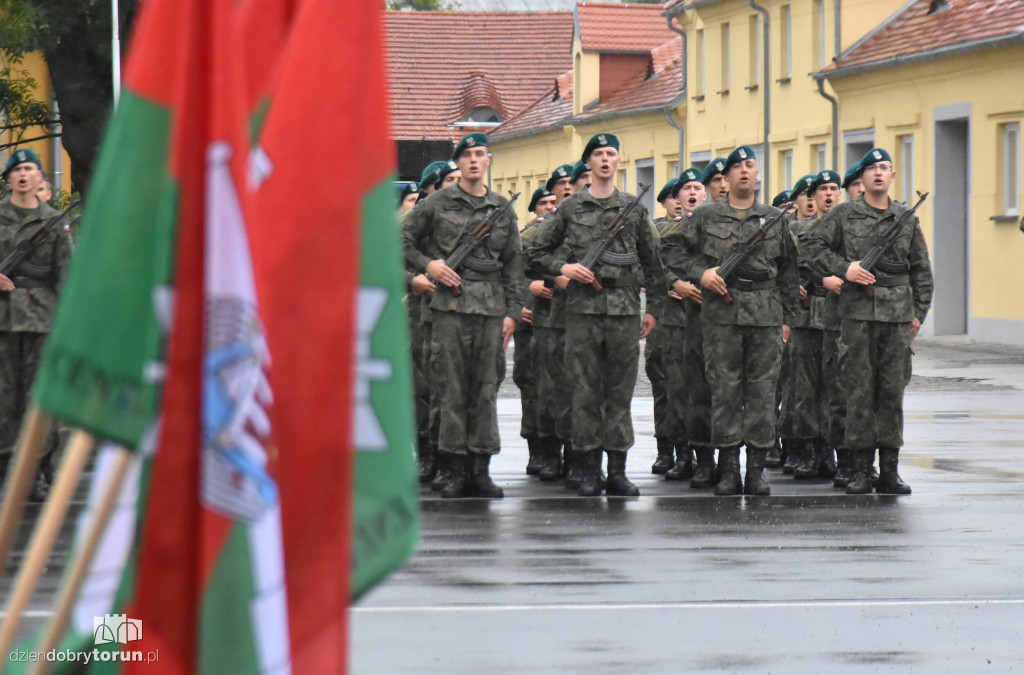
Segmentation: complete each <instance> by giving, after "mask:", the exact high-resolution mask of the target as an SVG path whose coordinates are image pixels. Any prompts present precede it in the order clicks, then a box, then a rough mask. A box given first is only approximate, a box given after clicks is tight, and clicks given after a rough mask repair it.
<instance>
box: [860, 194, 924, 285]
mask: <svg viewBox="0 0 1024 675" xmlns="http://www.w3.org/2000/svg"><path fill="white" fill-rule="evenodd" d="M929 194H931V193H929V192H925V193H924V194H921V191H920V190H918V191H917V197H918V199H917V203H916V204H914V208H912V209H909V210H907V211H904V212H903V213H901V214H900V215H899V217H898V218H893V217H892V216H891V215H888V216H885V217H883V218H882V219H881V220H879V221H878V222H876V223H875V227H878V226H879V225H880V224H882V222H884V221H885V220H887V219H889V218H892V225H890V226H889V229H887V230H886V231H885V232H883V233H882V234H881V235H879V237H878V239H876V240H875V244H874V246H872V247H871V250H870V251H868V252H867V254H865V256H864V257H863V258H861V260H860V266H861V267H863V268H864V269H866V270H867V271H868V272H872V271H874V269H875V267H876V266H878V263H879V261H881V260H882V256H883V255H885V254H886V252H887V251H888V250H889V249H890V248H892V245H893V242H895V241H896V239H898V238H899V236H900V232H902V231H903V226H904V225H905V224H906V223H907V221H908V220H909V219H910V218H912V217H913V216H914V212H915V211H917V210H918V209H919V208H920V207H921V204H924V200H925V199H927V198H928V195H929ZM864 293H865V295H867V296H868V297H869V298H873V297H875V289H874V287H873V286H865V287H864Z"/></svg>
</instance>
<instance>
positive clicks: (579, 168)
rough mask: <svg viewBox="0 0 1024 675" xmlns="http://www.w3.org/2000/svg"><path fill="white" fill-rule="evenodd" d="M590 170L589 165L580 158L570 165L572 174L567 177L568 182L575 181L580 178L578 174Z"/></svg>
mask: <svg viewBox="0 0 1024 675" xmlns="http://www.w3.org/2000/svg"><path fill="white" fill-rule="evenodd" d="M588 171H590V165H589V164H587V163H586V162H584V161H583V160H582V159H581V160H580V161H578V162H576V165H575V166H573V167H572V175H571V176H570V177H569V182H570V183H575V182H576V181H578V180H579V179H580V176H582V175H583V174H585V173H587V172H588Z"/></svg>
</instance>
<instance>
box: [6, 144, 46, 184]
mask: <svg viewBox="0 0 1024 675" xmlns="http://www.w3.org/2000/svg"><path fill="white" fill-rule="evenodd" d="M19 164H35V165H36V166H37V167H39V169H40V170H42V168H43V163H42V162H41V161H40V160H39V155H37V154H36V153H35V152H33V151H32V150H30V149H29V148H23V149H21V150H18V151H17V152H15V153H14V154H13V155H11V158H10V159H9V160H7V166H6V167H5V168H4V173H3V178H4V180H7V174H9V173H10V172H11V171H13V170H14V167H16V166H18V165H19Z"/></svg>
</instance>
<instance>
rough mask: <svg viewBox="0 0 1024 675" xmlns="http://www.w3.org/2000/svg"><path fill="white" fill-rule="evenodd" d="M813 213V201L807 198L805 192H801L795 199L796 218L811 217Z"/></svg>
mask: <svg viewBox="0 0 1024 675" xmlns="http://www.w3.org/2000/svg"><path fill="white" fill-rule="evenodd" d="M814 212H815V208H814V200H813V199H811V198H810V197H808V196H807V193H806V192H801V193H800V196H799V197H797V198H796V217H797V218H807V217H809V216H813V215H814Z"/></svg>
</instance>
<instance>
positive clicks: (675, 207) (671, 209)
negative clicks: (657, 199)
mask: <svg viewBox="0 0 1024 675" xmlns="http://www.w3.org/2000/svg"><path fill="white" fill-rule="evenodd" d="M661 205H662V206H664V207H665V215H666V216H668V217H669V218H675V217H676V216H678V215H679V212H680V211H681V210H682V208H683V206H682V204H680V203H679V200H678V199H676V198H675V197H673V196H672V195H669V196H668V197H665V201H663V202H662V203H661Z"/></svg>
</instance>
